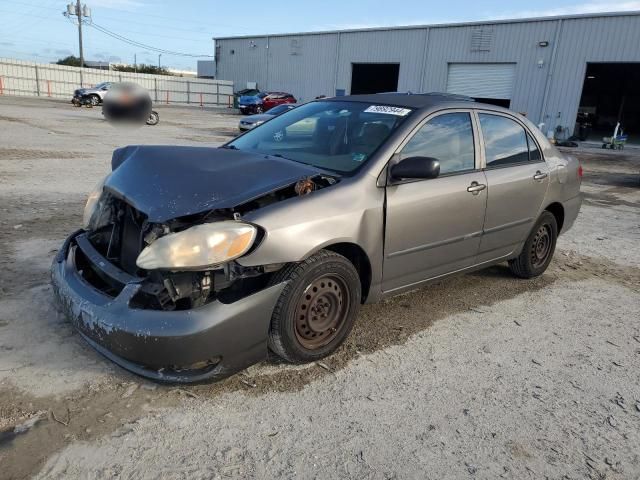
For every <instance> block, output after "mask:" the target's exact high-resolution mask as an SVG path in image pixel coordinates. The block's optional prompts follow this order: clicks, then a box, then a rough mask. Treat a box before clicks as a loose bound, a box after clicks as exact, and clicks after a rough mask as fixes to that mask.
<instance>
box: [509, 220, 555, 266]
mask: <svg viewBox="0 0 640 480" xmlns="http://www.w3.org/2000/svg"><path fill="white" fill-rule="evenodd" d="M557 239H558V223H557V222H556V217H555V216H554V215H553V214H552V213H551V212H548V211H546V210H545V211H544V212H542V215H540V218H538V221H537V222H536V224H535V226H534V227H533V229H532V230H531V233H530V234H529V238H527V241H526V242H525V243H524V247H523V248H522V252H521V253H520V255H518V257H517V258H514V259H513V260H509V268H510V269H511V271H512V272H513V273H514V274H515V275H516V276H518V277H520V278H534V277H537V276H539V275H542V274H543V273H544V271H545V270H546V269H547V267H548V266H549V263H551V259H552V258H553V252H554V251H555V249H556V241H557Z"/></svg>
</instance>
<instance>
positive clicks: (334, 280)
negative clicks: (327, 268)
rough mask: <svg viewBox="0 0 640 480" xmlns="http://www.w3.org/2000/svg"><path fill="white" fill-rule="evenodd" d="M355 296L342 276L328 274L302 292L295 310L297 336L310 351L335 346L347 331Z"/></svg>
mask: <svg viewBox="0 0 640 480" xmlns="http://www.w3.org/2000/svg"><path fill="white" fill-rule="evenodd" d="M350 306H351V294H350V292H349V289H348V287H347V283H346V282H345V280H344V279H343V278H342V277H341V276H340V275H325V276H322V277H320V278H317V279H315V280H314V281H312V282H311V283H310V284H309V285H308V286H307V287H306V288H305V289H304V292H302V295H301V297H300V300H298V304H297V305H296V310H295V326H294V330H295V335H296V338H297V340H298V342H300V344H301V345H302V346H303V347H304V348H306V349H308V350H317V349H318V348H321V347H324V346H325V345H327V344H329V343H331V342H332V341H333V340H334V339H335V338H336V337H337V336H338V334H339V333H340V332H341V331H342V329H343V328H344V325H345V324H346V319H347V316H348V313H349V308H350Z"/></svg>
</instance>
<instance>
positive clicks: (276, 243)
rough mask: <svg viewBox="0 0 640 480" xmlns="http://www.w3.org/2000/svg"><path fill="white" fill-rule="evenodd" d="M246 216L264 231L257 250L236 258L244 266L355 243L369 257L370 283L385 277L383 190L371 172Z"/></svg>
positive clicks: (295, 258) (292, 258)
mask: <svg viewBox="0 0 640 480" xmlns="http://www.w3.org/2000/svg"><path fill="white" fill-rule="evenodd" d="M244 219H245V220H247V221H249V222H251V223H254V224H256V225H259V226H260V227H262V229H263V230H264V232H265V236H264V238H263V240H262V242H261V243H260V245H259V246H258V248H256V249H255V251H253V252H252V253H250V254H249V255H247V256H245V257H242V258H239V259H238V260H236V261H237V262H238V263H239V264H241V265H243V266H247V267H250V266H259V265H268V264H277V263H290V262H300V261H302V260H304V259H306V258H308V257H309V256H311V255H313V254H314V253H315V252H317V251H318V250H321V249H322V248H325V247H328V246H330V245H334V244H337V243H353V244H356V245H358V246H360V247H361V248H362V250H364V252H365V253H366V254H367V256H368V257H369V261H370V263H371V270H372V272H371V277H372V278H371V285H372V287H374V285H376V284H377V283H378V282H379V281H380V279H381V277H382V257H383V234H384V189H383V188H378V187H376V185H375V178H373V177H371V176H369V175H366V176H364V178H362V179H360V180H357V181H354V180H352V179H347V180H342V181H341V182H340V183H338V184H337V185H334V186H332V187H327V188H325V189H323V190H319V191H316V192H313V193H311V194H309V195H306V196H304V197H296V198H293V199H289V200H287V201H284V202H281V203H279V204H274V205H271V206H269V207H266V208H264V209H262V210H257V211H255V212H251V213H250V214H248V215H246V216H245V217H244ZM372 293H374V289H373V288H372Z"/></svg>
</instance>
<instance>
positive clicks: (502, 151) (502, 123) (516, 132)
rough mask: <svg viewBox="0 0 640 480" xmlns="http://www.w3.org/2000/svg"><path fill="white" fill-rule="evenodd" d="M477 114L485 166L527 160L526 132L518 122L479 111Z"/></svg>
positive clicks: (511, 163)
mask: <svg viewBox="0 0 640 480" xmlns="http://www.w3.org/2000/svg"><path fill="white" fill-rule="evenodd" d="M478 116H479V117H480V126H481V128H482V136H483V138H484V151H485V156H486V159H487V168H492V167H504V166H508V165H513V164H517V163H525V162H528V161H529V145H528V143H527V134H526V133H525V131H524V128H522V126H520V124H518V123H516V122H514V121H513V120H511V119H509V118H506V117H500V116H498V115H489V114H486V113H480V114H479V115H478ZM534 145H535V143H534ZM539 154H540V152H538V155H539Z"/></svg>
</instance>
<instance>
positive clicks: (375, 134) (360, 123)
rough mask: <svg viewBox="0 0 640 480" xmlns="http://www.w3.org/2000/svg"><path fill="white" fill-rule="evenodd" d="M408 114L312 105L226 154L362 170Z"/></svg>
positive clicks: (372, 107) (343, 105) (384, 109)
mask: <svg viewBox="0 0 640 480" xmlns="http://www.w3.org/2000/svg"><path fill="white" fill-rule="evenodd" d="M411 112H412V110H411V109H409V108H400V107H392V106H384V105H372V104H370V103H361V102H337V101H335V102H327V101H319V102H311V103H307V104H305V105H301V106H299V107H297V108H294V109H292V110H289V111H288V112H285V113H283V114H281V115H278V116H277V117H275V118H273V119H271V120H269V121H268V122H266V123H264V124H263V125H260V126H259V127H257V128H255V129H253V130H250V131H248V132H247V133H245V134H243V135H242V136H240V137H238V138H237V139H235V140H233V141H232V142H231V143H229V144H228V146H227V148H237V149H239V150H243V151H248V152H254V153H260V154H265V155H273V156H280V157H284V158H288V159H290V160H294V161H296V162H300V163H306V164H307V165H314V166H316V167H320V168H326V169H329V170H335V171H337V172H341V173H349V172H353V171H355V170H356V169H357V168H359V167H361V166H362V165H363V164H365V163H366V162H367V161H368V160H369V159H370V158H371V156H372V155H373V154H374V153H375V151H376V150H377V149H378V148H379V147H380V146H381V145H382V144H383V143H384V142H385V141H386V140H387V138H389V135H391V133H392V132H393V131H394V130H396V129H397V128H398V126H400V125H401V124H402V123H403V122H404V121H405V120H406V119H407V118H408V117H409V115H410V114H411Z"/></svg>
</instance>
